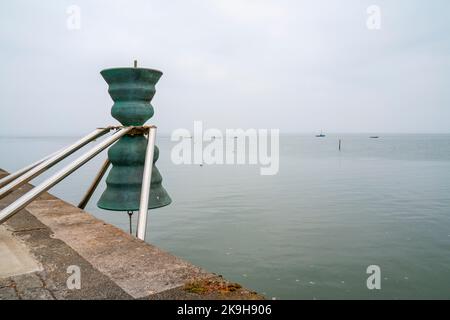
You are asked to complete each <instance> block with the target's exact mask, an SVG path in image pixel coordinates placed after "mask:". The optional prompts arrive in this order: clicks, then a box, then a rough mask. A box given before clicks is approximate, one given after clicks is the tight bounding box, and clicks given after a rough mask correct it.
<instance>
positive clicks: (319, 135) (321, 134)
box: [316, 130, 325, 138]
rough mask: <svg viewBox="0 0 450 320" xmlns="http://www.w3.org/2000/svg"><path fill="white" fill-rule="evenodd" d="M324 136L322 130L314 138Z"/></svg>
mask: <svg viewBox="0 0 450 320" xmlns="http://www.w3.org/2000/svg"><path fill="white" fill-rule="evenodd" d="M323 137H325V135H324V134H323V133H322V130H321V131H320V134H316V138H323Z"/></svg>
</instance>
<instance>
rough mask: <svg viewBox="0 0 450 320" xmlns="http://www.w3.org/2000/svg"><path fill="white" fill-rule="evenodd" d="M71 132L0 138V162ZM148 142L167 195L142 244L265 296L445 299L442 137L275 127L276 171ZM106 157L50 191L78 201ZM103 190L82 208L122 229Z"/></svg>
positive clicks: (29, 155) (447, 142) (449, 240)
mask: <svg viewBox="0 0 450 320" xmlns="http://www.w3.org/2000/svg"><path fill="white" fill-rule="evenodd" d="M338 139H342V151H340V152H339V151H338ZM74 140H76V138H0V150H1V157H0V167H2V168H4V169H7V170H9V171H13V170H16V169H18V168H20V167H22V166H24V165H26V164H28V163H30V162H31V161H34V160H36V159H39V158H40V157H42V156H44V155H46V154H49V153H51V152H53V151H55V150H57V149H59V148H60V147H62V146H64V145H67V144H69V143H71V142H72V141H74ZM157 140H158V141H157V144H158V146H159V148H160V159H159V161H158V163H157V164H158V167H159V169H160V171H161V173H162V175H163V178H164V181H163V183H164V186H165V187H166V189H167V190H168V191H169V193H170V195H171V197H172V198H173V200H174V201H173V204H172V205H170V206H168V207H165V208H161V209H158V210H153V211H151V214H150V217H149V227H148V234H147V238H148V242H150V243H152V244H155V245H157V246H159V247H161V248H164V249H165V250H167V251H169V252H172V253H173V254H176V255H178V256H181V257H183V258H185V259H186V260H189V261H191V262H192V263H194V264H197V265H200V266H202V267H204V268H206V269H208V270H210V271H212V272H215V273H218V274H222V275H224V276H225V277H227V278H229V279H230V280H233V281H236V282H239V283H241V284H243V285H245V286H247V287H249V288H251V289H254V290H256V291H258V292H260V293H263V294H265V295H266V296H267V297H268V298H272V297H275V298H277V299H313V298H317V299H327V298H338V299H346V298H369V299H370V298H388V299H391V298H447V299H449V298H450V135H384V136H381V137H380V139H369V138H368V135H366V134H364V135H362V134H361V135H356V134H355V135H339V136H333V135H328V136H327V137H326V138H323V139H318V138H315V137H313V136H310V135H298V136H282V137H281V140H280V143H281V145H280V171H279V174H278V175H276V176H261V175H260V174H259V167H257V166H247V165H240V166H229V165H228V166H218V165H214V166H206V165H205V166H202V167H200V166H195V165H191V166H188V165H179V166H176V165H174V164H172V163H171V161H170V150H171V147H172V145H173V143H172V142H171V141H170V140H169V139H168V138H165V137H158V139H157ZM105 157H106V155H105V154H104V153H103V154H102V156H101V157H98V158H97V159H94V160H93V161H92V162H91V163H88V164H87V165H85V166H84V167H82V168H81V169H80V170H79V171H78V172H76V173H75V174H73V175H71V176H69V177H68V178H67V179H66V180H64V181H63V182H62V183H61V184H59V185H58V186H56V187H55V188H53V189H52V190H51V192H52V193H53V194H55V195H57V196H58V197H60V198H62V199H64V200H66V201H68V202H71V203H74V204H76V203H78V201H79V200H80V198H81V197H82V195H83V193H84V192H85V190H86V188H87V187H88V185H89V184H90V182H91V179H92V178H93V176H94V175H95V173H96V171H97V170H98V168H99V167H100V165H101V162H102V161H103V159H104V158H105ZM73 158H74V157H73V156H72V157H71V158H70V159H73ZM66 162H67V161H66ZM54 171H55V169H53V170H52V171H51V172H54ZM46 176H48V175H46ZM42 179H43V178H38V179H36V180H35V181H34V183H36V182H39V181H42ZM104 187H105V184H104V182H102V183H101V185H100V187H99V190H98V191H97V192H96V193H95V195H94V197H93V199H92V200H91V202H90V204H89V205H88V207H87V210H88V211H90V212H91V213H93V214H94V215H95V216H97V217H99V218H101V219H104V220H106V221H108V222H110V223H112V224H115V225H117V226H119V227H121V228H123V229H125V230H127V229H128V216H127V215H126V214H125V213H117V212H108V211H103V210H100V209H98V208H96V206H95V203H96V201H97V200H98V198H99V196H100V194H101V192H102V191H103V189H104ZM369 265H378V266H380V268H381V278H382V281H381V290H368V289H367V287H366V279H367V277H368V275H367V274H366V268H367V267H368V266H369Z"/></svg>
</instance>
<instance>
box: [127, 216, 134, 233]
mask: <svg viewBox="0 0 450 320" xmlns="http://www.w3.org/2000/svg"><path fill="white" fill-rule="evenodd" d="M127 213H128V216H129V217H130V234H133V224H132V222H133V219H132V216H133V211H127Z"/></svg>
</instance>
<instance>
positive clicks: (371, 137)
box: [370, 136, 379, 139]
mask: <svg viewBox="0 0 450 320" xmlns="http://www.w3.org/2000/svg"><path fill="white" fill-rule="evenodd" d="M378 138H379V136H370V139H378Z"/></svg>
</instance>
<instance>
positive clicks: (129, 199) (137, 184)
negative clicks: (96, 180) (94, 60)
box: [97, 67, 172, 212]
mask: <svg viewBox="0 0 450 320" xmlns="http://www.w3.org/2000/svg"><path fill="white" fill-rule="evenodd" d="M101 75H102V76H103V78H104V79H105V81H106V82H107V83H108V85H109V89H108V92H109V94H110V96H111V98H112V99H113V101H114V105H113V107H112V109H111V115H112V116H113V117H114V118H115V119H117V120H118V121H119V122H120V123H121V124H122V125H124V126H142V125H144V123H145V122H146V121H147V120H148V119H150V118H151V117H152V116H153V107H152V105H151V103H150V101H151V100H152V98H153V96H154V95H155V85H156V83H157V82H158V80H159V79H160V78H161V76H162V72H160V71H158V70H153V69H146V68H136V67H135V68H113V69H106V70H103V71H101ZM146 148H147V139H146V138H145V136H144V135H143V134H140V133H139V132H137V133H130V134H127V135H125V136H123V137H122V138H120V140H118V141H117V142H116V143H115V144H114V145H113V146H112V147H110V148H109V150H108V159H109V160H110V161H111V164H112V168H111V171H110V172H109V174H108V177H107V178H106V185H107V187H106V190H105V191H104V192H103V194H102V195H101V197H100V199H99V200H98V202H97V206H98V207H99V208H102V209H106V210H113V211H127V212H132V211H137V210H139V205H140V194H141V186H142V179H143V172H144V162H145V155H146ZM158 156H159V150H158V148H157V147H156V146H155V149H154V155H153V168H152V174H151V189H150V195H149V202H148V209H154V208H159V207H163V206H166V205H168V204H170V203H171V201H172V200H171V199H170V196H169V195H168V193H167V191H166V190H165V189H164V188H163V186H162V184H161V182H162V177H161V174H160V172H159V170H158V168H156V166H155V162H156V161H157V160H158Z"/></svg>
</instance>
